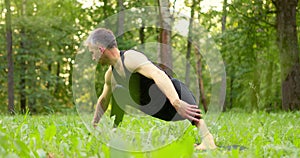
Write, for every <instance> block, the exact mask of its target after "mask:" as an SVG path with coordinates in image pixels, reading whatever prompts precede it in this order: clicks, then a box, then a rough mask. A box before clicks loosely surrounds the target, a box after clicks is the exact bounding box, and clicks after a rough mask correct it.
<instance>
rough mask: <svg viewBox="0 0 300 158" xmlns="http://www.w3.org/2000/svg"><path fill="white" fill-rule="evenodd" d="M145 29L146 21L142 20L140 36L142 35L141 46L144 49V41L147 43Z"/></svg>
mask: <svg viewBox="0 0 300 158" xmlns="http://www.w3.org/2000/svg"><path fill="white" fill-rule="evenodd" d="M144 30H145V24H144V22H142V26H141V27H140V29H139V36H140V42H141V45H142V47H141V49H142V51H145V45H144V43H145V31H144Z"/></svg>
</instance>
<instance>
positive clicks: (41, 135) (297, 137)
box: [0, 112, 300, 157]
mask: <svg viewBox="0 0 300 158" xmlns="http://www.w3.org/2000/svg"><path fill="white" fill-rule="evenodd" d="M134 119H135V118H133V117H130V116H127V119H125V120H124V122H123V124H122V125H121V128H120V129H119V131H118V132H119V133H118V135H119V136H120V138H121V137H127V136H128V134H126V130H129V129H130V131H136V130H147V128H149V129H151V126H152V125H155V124H159V123H160V122H159V121H158V122H157V120H156V119H151V118H149V119H148V120H142V121H141V120H134ZM145 122H148V123H149V125H150V126H147V125H145V128H142V127H141V126H143V124H145ZM299 122H300V113H299V112H297V113H296V112H295V113H283V112H281V113H271V114H269V113H264V112H259V113H233V112H229V113H223V114H221V116H220V118H219V119H218V122H217V123H215V124H213V125H212V126H211V127H210V128H211V132H212V133H213V135H214V136H215V140H216V143H217V145H218V146H228V145H242V146H245V147H247V149H246V150H243V151H239V150H230V151H228V150H222V149H217V150H213V151H205V152H199V151H194V150H193V143H194V142H200V137H199V136H198V134H197V131H196V130H195V129H194V128H193V127H191V126H190V127H189V128H188V129H185V128H184V127H185V126H183V127H179V128H182V129H176V130H173V133H172V130H170V131H171V132H169V136H172V135H175V134H176V132H175V134H174V131H180V130H182V131H184V133H182V136H181V137H180V138H179V139H177V140H176V141H175V142H173V143H171V144H170V145H167V146H163V147H161V148H159V149H156V150H153V151H148V152H144V153H143V152H128V151H122V150H117V149H114V148H109V147H108V146H107V145H106V144H105V143H103V142H102V141H101V140H100V139H101V136H99V135H98V136H97V137H95V136H94V135H93V134H91V133H90V131H88V130H87V128H86V126H85V124H84V123H82V121H81V119H80V117H79V116H77V115H66V116H64V115H46V116H21V115H20V116H14V117H12V116H0V157H47V156H48V157H110V156H111V157H119V156H122V157H299V156H300V124H299ZM176 127H177V126H176ZM122 132H123V133H122ZM152 132H154V133H156V135H155V134H152V135H149V134H148V138H147V139H150V138H149V136H151V137H153V140H154V141H153V142H159V139H168V136H164V135H160V133H159V128H158V129H152ZM161 133H164V132H161ZM179 134H180V133H179ZM133 137H135V136H133ZM137 139H138V138H135V140H136V141H137ZM139 139H140V140H139V141H137V142H138V143H137V144H138V145H140V146H139V147H140V148H142V147H147V145H149V144H147V143H145V142H144V139H143V138H139ZM147 139H146V140H147ZM151 139H152V138H151ZM155 140H156V141H155ZM115 141H117V143H124V141H123V140H122V139H120V140H119V139H116V140H115ZM161 141H163V140H161ZM124 145H126V144H124Z"/></svg>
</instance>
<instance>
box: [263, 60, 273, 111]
mask: <svg viewBox="0 0 300 158" xmlns="http://www.w3.org/2000/svg"><path fill="white" fill-rule="evenodd" d="M273 65H274V64H273V62H272V61H270V62H269V65H268V71H267V74H266V83H267V85H268V88H267V89H266V92H265V94H264V97H265V98H266V100H265V105H264V107H265V109H266V111H271V110H273V109H274V105H273V103H272V102H271V97H272V96H274V93H273V91H272V89H273V82H272V78H273V71H274V69H273Z"/></svg>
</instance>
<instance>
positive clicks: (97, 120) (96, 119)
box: [91, 117, 100, 128]
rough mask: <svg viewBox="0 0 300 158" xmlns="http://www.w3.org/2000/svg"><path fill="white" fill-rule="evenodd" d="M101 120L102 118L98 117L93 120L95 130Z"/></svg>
mask: <svg viewBox="0 0 300 158" xmlns="http://www.w3.org/2000/svg"><path fill="white" fill-rule="evenodd" d="M99 120H100V118H97V117H94V119H93V120H92V122H91V123H92V125H93V127H94V128H96V127H97V125H98V122H99Z"/></svg>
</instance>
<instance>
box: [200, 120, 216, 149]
mask: <svg viewBox="0 0 300 158" xmlns="http://www.w3.org/2000/svg"><path fill="white" fill-rule="evenodd" d="M196 126H197V128H198V131H199V134H200V136H201V141H202V142H201V144H199V145H196V146H195V149H196V150H207V149H215V148H217V146H216V144H215V142H214V137H213V136H212V134H211V133H210V132H209V130H208V128H207V126H206V124H205V122H204V120H203V119H200V121H199V123H197V124H196Z"/></svg>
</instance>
